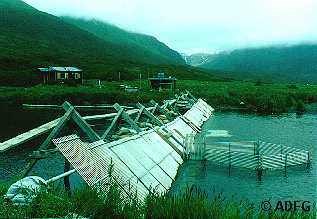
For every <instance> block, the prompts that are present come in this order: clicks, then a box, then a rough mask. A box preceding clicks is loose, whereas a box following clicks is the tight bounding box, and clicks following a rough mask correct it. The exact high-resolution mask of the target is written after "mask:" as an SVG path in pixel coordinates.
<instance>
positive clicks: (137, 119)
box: [134, 106, 145, 123]
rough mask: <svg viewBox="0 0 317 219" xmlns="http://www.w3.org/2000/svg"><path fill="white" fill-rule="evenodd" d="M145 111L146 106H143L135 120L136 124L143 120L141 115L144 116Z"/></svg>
mask: <svg viewBox="0 0 317 219" xmlns="http://www.w3.org/2000/svg"><path fill="white" fill-rule="evenodd" d="M144 109H145V107H144V106H142V108H140V110H139V113H138V115H137V116H136V118H135V119H134V122H136V123H137V122H138V121H139V119H140V118H141V115H142V113H143V110H144Z"/></svg>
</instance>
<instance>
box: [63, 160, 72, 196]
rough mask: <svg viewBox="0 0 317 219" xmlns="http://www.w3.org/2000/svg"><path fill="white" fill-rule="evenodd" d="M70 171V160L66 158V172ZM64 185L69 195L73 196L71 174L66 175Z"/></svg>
mask: <svg viewBox="0 0 317 219" xmlns="http://www.w3.org/2000/svg"><path fill="white" fill-rule="evenodd" d="M68 171H70V163H69V162H68V160H67V159H66V158H65V162H64V173H67V172H68ZM64 186H65V191H66V193H67V195H68V196H71V189H70V181H69V176H65V177H64Z"/></svg>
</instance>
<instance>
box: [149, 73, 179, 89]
mask: <svg viewBox="0 0 317 219" xmlns="http://www.w3.org/2000/svg"><path fill="white" fill-rule="evenodd" d="M149 83H150V88H152V89H157V90H175V88H176V78H175V77H171V76H169V77H166V76H165V73H163V72H160V73H158V74H157V77H153V78H149Z"/></svg>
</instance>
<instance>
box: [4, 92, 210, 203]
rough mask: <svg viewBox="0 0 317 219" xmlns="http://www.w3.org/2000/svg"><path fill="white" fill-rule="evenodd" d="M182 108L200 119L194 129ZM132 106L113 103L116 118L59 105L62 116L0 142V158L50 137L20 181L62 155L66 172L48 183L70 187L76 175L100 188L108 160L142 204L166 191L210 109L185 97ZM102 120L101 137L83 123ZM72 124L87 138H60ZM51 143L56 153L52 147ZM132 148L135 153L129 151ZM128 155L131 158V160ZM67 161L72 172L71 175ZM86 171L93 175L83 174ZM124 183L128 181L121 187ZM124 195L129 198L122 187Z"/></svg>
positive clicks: (68, 105) (116, 173)
mask: <svg viewBox="0 0 317 219" xmlns="http://www.w3.org/2000/svg"><path fill="white" fill-rule="evenodd" d="M180 103H181V104H180ZM184 103H187V104H185V105H186V107H187V105H188V104H190V105H191V106H192V107H194V108H197V110H198V111H200V112H201V113H200V114H203V116H201V118H199V119H198V120H199V121H198V122H199V124H196V125H195V123H196V122H197V118H194V120H193V121H190V118H187V117H186V121H184V119H185V117H184V118H183V119H180V117H179V115H181V114H180V113H181V112H183V111H186V107H184ZM136 107H137V108H136V109H129V110H127V109H125V108H124V107H121V106H120V105H119V104H114V105H113V109H114V110H116V111H117V112H115V113H109V114H104V115H93V116H85V117H82V116H81V115H80V114H79V113H78V112H77V110H76V109H75V107H73V106H72V105H71V104H70V103H68V102H65V103H64V104H63V105H62V108H63V109H64V110H65V114H64V115H63V116H62V117H60V118H57V119H55V120H53V121H51V122H49V123H46V124H44V125H41V126H39V127H37V128H35V129H32V130H30V131H28V132H26V133H23V134H21V135H19V136H17V137H15V138H12V139H10V140H7V141H5V142H3V143H0V153H1V152H2V153H3V152H5V151H7V150H10V149H12V148H15V147H18V146H19V145H21V144H23V143H25V142H27V141H30V140H32V139H34V138H36V137H38V136H40V135H42V134H44V133H49V134H48V137H47V138H46V139H45V141H44V142H43V143H42V144H41V145H40V146H39V147H38V149H37V151H35V152H33V154H32V156H31V160H30V162H29V163H28V164H27V166H26V168H25V169H24V170H23V171H22V174H21V176H22V177H24V176H27V175H28V174H29V172H30V171H31V170H32V168H33V166H34V165H35V164H36V162H37V161H38V160H39V159H43V158H47V156H46V155H49V154H51V153H57V152H61V153H62V154H63V155H64V156H65V168H64V170H65V173H64V174H62V175H61V176H57V177H54V178H53V179H52V180H47V181H48V182H52V181H54V180H55V179H60V178H64V179H66V180H65V181H64V183H65V187H67V188H69V181H68V176H69V175H70V174H72V173H74V172H75V171H77V172H78V173H79V174H80V175H81V176H82V177H83V179H84V180H85V181H86V182H87V183H88V184H89V185H90V186H96V185H97V184H98V185H102V184H103V183H105V182H104V180H105V179H107V176H106V173H108V169H107V167H109V165H110V161H111V162H114V166H115V168H118V169H120V171H119V172H116V171H115V174H114V178H115V180H116V181H117V182H118V183H119V184H120V186H122V187H125V186H126V185H127V184H129V185H130V187H131V185H132V187H133V186H134V187H135V189H137V190H138V191H139V190H140V191H145V193H142V192H140V198H141V199H143V198H144V197H145V196H144V195H146V194H148V193H149V192H151V188H153V189H157V190H158V191H159V192H164V191H166V190H167V189H169V187H170V186H171V183H172V181H174V179H175V176H176V173H177V169H178V166H179V165H181V164H182V162H183V157H184V154H185V153H186V150H185V145H184V139H185V136H186V135H187V134H195V133H197V130H199V127H196V126H197V125H198V126H200V125H202V124H203V123H204V121H206V120H207V118H208V117H209V116H210V115H211V113H212V111H213V109H212V108H211V107H210V106H208V105H207V104H206V103H205V102H204V101H202V100H200V99H199V100H196V99H195V100H194V99H193V98H192V95H191V94H190V93H189V92H186V93H182V94H181V95H180V96H177V99H176V100H175V101H174V100H170V101H164V104H163V105H162V106H160V105H159V104H158V103H156V102H155V101H154V100H152V101H151V102H150V103H149V105H148V106H147V107H145V106H143V105H142V104H140V103H137V104H136ZM185 115H186V113H185V114H184V116H185ZM105 119H112V121H111V123H110V125H109V126H107V127H105V131H104V132H103V133H102V134H100V133H99V134H98V133H97V132H96V131H95V130H94V129H93V128H92V127H91V126H90V125H89V124H88V123H87V122H88V121H94V120H100V121H101V120H105ZM70 121H72V122H73V123H75V124H77V126H78V127H79V128H80V130H81V131H82V132H83V133H84V134H85V135H86V136H87V137H88V139H85V140H84V141H82V140H81V139H80V137H79V136H77V135H71V136H65V137H60V134H61V133H62V130H63V129H64V128H65V127H66V126H67V124H68V123H69V122H70ZM123 123H125V125H124V124H123ZM122 133H123V134H122ZM52 143H54V145H55V146H56V147H57V148H52V147H51V146H52ZM125 144H127V146H126V147H124V145H125ZM85 147H86V149H85ZM65 148H67V150H65ZM133 148H134V150H133V151H130V150H131V149H133ZM108 149H109V150H108ZM69 152H75V154H77V156H79V157H81V158H80V160H76V159H75V158H73V157H72V153H69ZM92 152H93V154H91V153H92ZM132 154H133V155H134V156H131V155H132ZM87 158H88V159H87ZM100 159H101V160H100ZM68 162H69V163H70V164H71V166H73V168H74V170H70V166H69V164H68ZM80 164H82V165H84V166H82V165H80ZM88 167H89V168H88ZM82 168H84V169H82ZM87 168H88V169H89V170H90V171H92V172H90V173H87V172H86V171H88V169H87ZM88 172H89V171H88ZM124 173H125V174H124ZM87 174H88V175H87ZM122 177H123V178H124V179H122ZM126 179H128V181H125V182H122V180H126ZM95 180H97V181H98V182H96V181H95ZM124 191H126V194H130V195H131V193H129V191H127V189H126V188H124ZM142 194H143V195H142ZM128 196H129V195H128Z"/></svg>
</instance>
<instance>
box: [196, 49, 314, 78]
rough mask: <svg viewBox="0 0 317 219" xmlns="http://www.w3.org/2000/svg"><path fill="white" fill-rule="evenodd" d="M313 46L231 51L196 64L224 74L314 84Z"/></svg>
mask: <svg viewBox="0 0 317 219" xmlns="http://www.w3.org/2000/svg"><path fill="white" fill-rule="evenodd" d="M316 60H317V45H313V44H311V45H309V44H307V45H296V46H280V47H268V48H254V49H241V50H235V51H232V52H230V53H222V54H218V55H217V56H214V57H213V58H212V60H211V61H209V62H208V63H205V64H203V65H200V67H202V68H205V69H214V70H220V71H227V75H228V76H234V77H238V78H244V79H251V78H258V79H264V80H265V79H270V80H284V81H296V82H305V83H317V61H316Z"/></svg>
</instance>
